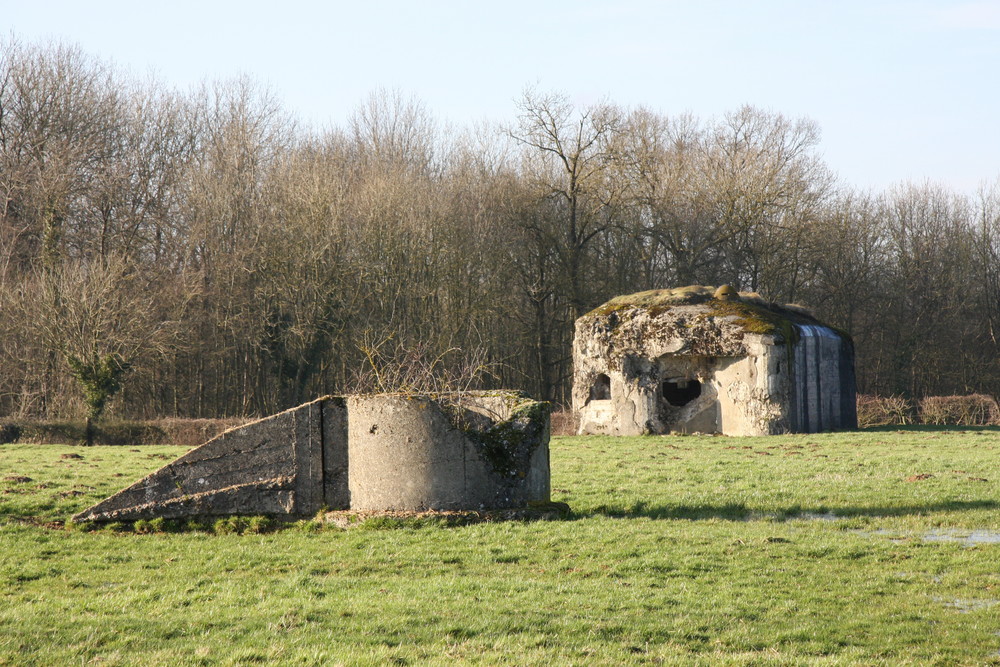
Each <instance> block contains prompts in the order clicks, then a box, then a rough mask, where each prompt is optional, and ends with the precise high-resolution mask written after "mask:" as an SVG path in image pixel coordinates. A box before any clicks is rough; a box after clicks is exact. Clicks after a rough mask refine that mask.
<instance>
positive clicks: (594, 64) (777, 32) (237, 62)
mask: <svg viewBox="0 0 1000 667" xmlns="http://www.w3.org/2000/svg"><path fill="white" fill-rule="evenodd" d="M0 30H2V32H4V33H7V34H8V35H9V34H13V35H14V36H15V37H17V38H19V39H21V40H23V41H30V42H36V41H39V40H45V39H58V40H63V41H66V42H69V43H74V44H78V45H80V46H81V47H82V48H83V49H84V50H85V51H87V52H89V53H92V54H94V55H95V56H98V57H101V58H103V59H107V60H113V61H114V62H115V63H116V64H117V65H119V66H122V67H124V68H126V69H129V70H132V71H133V72H135V73H138V74H145V73H146V72H153V73H154V74H156V75H157V76H158V77H159V78H160V79H161V80H163V81H164V82H165V83H168V84H172V85H176V86H178V87H181V88H187V87H188V86H191V85H195V84H197V83H199V82H201V81H204V80H214V79H226V78H232V77H234V76H238V75H241V74H249V75H250V76H252V77H253V78H255V79H257V80H259V81H260V82H262V83H263V84H265V85H267V86H269V87H270V88H271V89H272V90H273V91H274V93H275V94H276V96H277V97H278V98H279V99H281V100H282V101H283V102H284V104H285V107H286V108H287V109H288V110H289V111H290V112H292V113H293V114H294V115H295V116H297V117H298V118H300V119H302V120H304V121H306V122H309V123H313V124H316V125H321V126H322V125H341V124H343V123H344V121H345V120H346V119H347V117H348V116H349V115H350V113H351V111H352V110H353V109H354V107H356V106H357V105H358V104H359V103H360V102H362V101H363V100H364V98H365V97H366V96H367V95H368V94H369V93H370V92H372V91H374V90H375V89H377V88H389V89H398V90H399V91H401V92H402V93H404V94H407V95H409V94H413V95H414V96H415V97H416V98H417V99H419V100H421V101H422V102H423V103H424V104H425V105H426V106H427V108H428V109H429V110H430V111H431V112H432V113H433V114H434V116H435V117H437V118H439V119H441V120H443V121H450V122H454V123H456V124H468V123H471V122H475V121H478V120H484V119H488V120H512V119H513V118H514V116H515V114H516V107H515V100H516V98H518V97H519V96H520V94H521V92H522V91H523V90H524V88H525V87H526V86H528V85H532V86H535V87H536V88H538V89H539V90H541V91H559V92H563V93H566V94H568V95H569V96H570V97H571V99H573V100H574V101H576V102H577V103H580V104H587V103H590V102H594V101H597V100H600V99H605V98H606V99H608V100H609V101H611V102H614V103H617V104H620V105H623V106H634V105H640V104H641V105H644V106H647V107H649V108H651V109H654V110H657V111H661V112H663V113H666V114H674V113H681V112H691V113H693V114H694V115H696V116H698V117H701V118H704V119H708V118H711V117H713V116H718V115H721V114H723V113H725V112H726V111H731V110H735V109H736V108H738V107H739V106H741V105H743V104H753V105H756V106H759V107H762V108H765V109H768V110H770V111H774V112H780V113H782V114H785V115H787V116H794V117H798V116H808V117H809V118H812V119H813V120H815V121H817V123H818V124H819V126H820V128H821V129H822V131H823V140H822V144H821V151H822V153H823V155H824V157H825V159H826V161H827V163H828V164H829V165H830V167H831V168H832V169H833V170H834V171H835V172H836V173H837V174H838V175H839V176H840V177H841V179H842V180H843V181H844V182H846V183H848V184H851V185H855V186H858V187H861V188H873V189H884V188H888V187H890V186H892V185H893V184H895V183H899V182H902V181H907V180H909V181H915V182H920V183H922V182H924V181H925V180H929V181H931V182H935V183H940V184H942V185H945V186H948V187H951V188H953V189H955V190H958V191H962V192H972V191H973V190H975V188H976V187H977V186H978V185H979V184H980V183H981V182H984V181H990V182H993V181H995V180H996V179H997V178H998V177H1000V127H998V124H1000V0H979V1H964V0H956V1H949V0H794V1H793V0H661V1H658V2H657V1H655V0H601V1H598V0H551V1H549V0H504V1H503V2H484V1H482V0H478V1H477V0H465V1H459V0H451V1H446V0H386V1H379V0H352V1H350V2H342V1H339V0H336V1H334V0H331V1H328V2H320V1H318V0H314V1H309V0H283V1H282V0H272V1H269V2H262V1H259V0H241V1H239V2H234V1H228V0H199V1H192V0H169V1H167V0H160V1H156V0H154V1H150V2H144V1H142V0H127V1H122V0H86V1H84V0H0Z"/></svg>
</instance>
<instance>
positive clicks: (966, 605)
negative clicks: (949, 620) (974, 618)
mask: <svg viewBox="0 0 1000 667" xmlns="http://www.w3.org/2000/svg"><path fill="white" fill-rule="evenodd" d="M931 599H932V600H934V601H935V602H940V603H942V604H944V606H945V607H948V608H949V609H954V610H956V611H958V612H959V613H962V614H968V613H969V612H973V611H979V610H980V609H989V608H990V607H995V606H996V605H998V604H1000V600H958V599H956V600H945V599H944V598H931Z"/></svg>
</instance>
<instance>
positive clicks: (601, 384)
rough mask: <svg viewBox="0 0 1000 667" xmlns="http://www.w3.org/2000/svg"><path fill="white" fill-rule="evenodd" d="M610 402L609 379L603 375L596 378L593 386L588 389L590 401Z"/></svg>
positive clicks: (588, 400)
mask: <svg viewBox="0 0 1000 667" xmlns="http://www.w3.org/2000/svg"><path fill="white" fill-rule="evenodd" d="M610 400H611V378H609V377H608V376H607V375H605V374H604V373H601V374H600V375H598V376H597V379H596V380H594V384H593V385H591V387H590V397H589V398H588V399H587V402H588V403H589V402H590V401H610Z"/></svg>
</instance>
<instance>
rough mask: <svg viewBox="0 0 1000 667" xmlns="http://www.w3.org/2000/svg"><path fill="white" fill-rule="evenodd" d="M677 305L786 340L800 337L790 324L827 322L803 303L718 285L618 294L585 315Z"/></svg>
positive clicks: (623, 313)
mask: <svg viewBox="0 0 1000 667" xmlns="http://www.w3.org/2000/svg"><path fill="white" fill-rule="evenodd" d="M720 292H728V294H720V296H719V297H718V298H717V297H716V294H717V293H720ZM677 306H704V308H703V309H702V310H703V311H704V314H705V315H707V316H713V317H727V316H728V317H732V318H733V319H734V320H735V322H736V323H738V324H739V325H740V326H741V327H742V328H743V329H744V331H746V332H748V333H758V334H778V335H781V336H782V337H783V338H784V339H785V340H790V339H795V338H797V336H796V334H795V332H794V328H793V327H792V326H791V325H793V324H811V325H820V326H825V325H822V324H821V323H820V322H819V321H818V320H816V318H815V317H813V315H812V314H811V313H810V312H809V311H808V310H807V309H806V308H804V307H803V306H798V305H795V304H780V303H774V302H772V301H768V300H767V299H764V298H763V297H761V296H760V295H759V294H757V293H755V292H739V293H736V292H735V290H732V289H723V288H719V289H717V288H715V287H710V286H707V285H689V286H687V287H676V288H673V289H658V290H648V291H646V292H637V293H635V294H625V295H622V296H616V297H615V298H613V299H611V300H609V301H607V302H606V303H604V304H602V305H600V306H598V307H597V308H595V309H594V310H592V311H590V312H589V313H587V314H586V315H584V316H583V317H584V318H597V317H606V316H609V315H611V314H612V313H616V314H617V315H618V316H619V317H621V316H626V313H627V312H628V311H645V312H648V313H649V314H650V315H651V316H654V317H656V316H658V315H661V314H668V313H669V311H671V310H672V309H673V308H675V307H677Z"/></svg>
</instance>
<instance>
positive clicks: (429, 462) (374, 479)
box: [347, 394, 549, 511]
mask: <svg viewBox="0 0 1000 667" xmlns="http://www.w3.org/2000/svg"><path fill="white" fill-rule="evenodd" d="M529 403H530V404H531V405H539V404H537V403H534V402H529ZM347 405H348V414H349V419H348V438H347V440H348V443H349V450H348V460H349V462H350V464H349V486H350V496H351V509H354V510H414V511H421V510H476V509H497V508H507V507H523V506H525V505H527V503H528V502H530V501H547V500H548V499H549V466H548V429H547V418H548V416H547V413H545V411H544V410H543V411H542V413H540V414H542V415H543V416H544V419H545V423H537V422H538V418H539V415H538V414H536V415H535V416H534V419H535V422H533V423H528V420H527V419H526V418H522V419H521V420H520V422H519V421H518V415H517V414H516V413H515V414H514V415H502V416H488V415H487V414H484V413H483V412H482V411H478V410H470V409H468V407H466V406H463V404H462V402H461V401H451V400H449V399H442V398H440V397H434V398H431V397H428V396H419V395H395V394H382V395H371V396H351V397H349V398H348V399H347ZM473 407H474V406H473ZM501 417H506V418H505V419H504V418H501ZM542 436H544V437H542Z"/></svg>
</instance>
